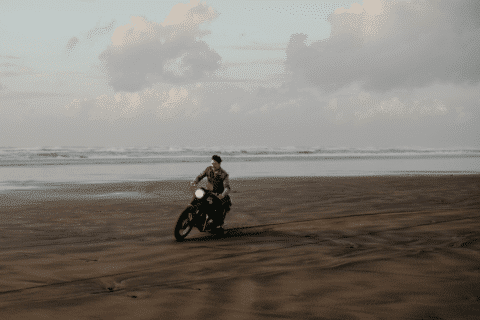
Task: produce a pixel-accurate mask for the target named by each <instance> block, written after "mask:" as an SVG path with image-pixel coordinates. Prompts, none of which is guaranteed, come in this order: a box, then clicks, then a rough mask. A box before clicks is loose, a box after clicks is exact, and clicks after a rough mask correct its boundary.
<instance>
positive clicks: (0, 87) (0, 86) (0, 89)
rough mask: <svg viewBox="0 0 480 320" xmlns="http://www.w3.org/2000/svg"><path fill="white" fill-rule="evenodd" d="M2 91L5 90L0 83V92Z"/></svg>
mask: <svg viewBox="0 0 480 320" xmlns="http://www.w3.org/2000/svg"><path fill="white" fill-rule="evenodd" d="M3 89H5V87H4V86H3V85H2V83H0V91H2V90H3Z"/></svg>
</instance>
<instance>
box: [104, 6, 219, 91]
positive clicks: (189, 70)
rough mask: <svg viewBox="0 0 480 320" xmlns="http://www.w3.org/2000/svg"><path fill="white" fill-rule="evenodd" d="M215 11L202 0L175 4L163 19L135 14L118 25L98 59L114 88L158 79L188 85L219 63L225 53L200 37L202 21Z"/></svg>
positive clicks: (141, 85) (126, 88)
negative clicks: (158, 20) (221, 53)
mask: <svg viewBox="0 0 480 320" xmlns="http://www.w3.org/2000/svg"><path fill="white" fill-rule="evenodd" d="M215 17H217V13H216V12H215V11H214V10H213V9H212V8H211V7H207V6H206V5H205V4H201V3H200V2H199V1H198V0H191V1H190V3H189V4H183V3H180V4H177V5H175V6H174V7H173V8H172V10H171V12H170V14H169V15H168V17H167V18H166V19H165V21H164V22H162V23H156V22H152V21H147V20H146V19H145V18H143V17H131V23H129V24H127V25H124V26H120V27H118V28H116V29H115V31H114V33H113V36H112V44H111V45H110V46H109V48H107V49H106V50H105V51H103V52H102V53H101V54H100V56H99V59H100V61H101V62H102V65H103V69H104V72H105V73H106V74H107V76H108V77H109V79H110V81H109V84H110V85H111V86H112V87H113V89H114V90H115V91H117V92H118V91H126V92H136V91H140V90H142V89H144V88H147V87H151V86H152V85H153V84H155V83H159V82H165V83H176V84H186V83H189V82H193V81H197V80H199V79H201V78H202V77H204V76H205V75H208V74H210V73H211V72H213V71H215V70H216V69H217V68H219V66H220V64H219V62H220V60H221V57H220V55H218V53H216V52H215V51H214V50H212V49H210V48H209V47H208V45H207V44H206V43H205V42H204V41H201V40H200V38H201V37H203V36H205V35H206V34H208V31H205V30H201V29H200V25H201V24H203V23H205V22H208V21H211V20H213V19H214V18H215Z"/></svg>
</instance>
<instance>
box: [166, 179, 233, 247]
mask: <svg viewBox="0 0 480 320" xmlns="http://www.w3.org/2000/svg"><path fill="white" fill-rule="evenodd" d="M219 213H220V214H224V212H223V208H222V204H221V200H220V199H219V198H218V197H217V195H216V194H215V193H213V192H212V191H210V190H207V189H205V188H199V189H197V190H196V191H195V195H194V197H193V199H192V201H191V202H190V204H189V205H188V206H187V208H186V209H185V210H183V212H182V213H181V214H180V216H179V217H178V220H177V223H176V224H175V231H174V235H175V239H176V240H177V241H183V240H184V239H185V237H186V236H187V235H188V234H189V233H190V231H192V229H193V228H197V229H198V230H199V231H200V232H209V233H212V234H215V235H223V233H224V230H223V227H221V226H218V225H216V223H215V221H213V219H212V217H214V216H215V217H218V215H219Z"/></svg>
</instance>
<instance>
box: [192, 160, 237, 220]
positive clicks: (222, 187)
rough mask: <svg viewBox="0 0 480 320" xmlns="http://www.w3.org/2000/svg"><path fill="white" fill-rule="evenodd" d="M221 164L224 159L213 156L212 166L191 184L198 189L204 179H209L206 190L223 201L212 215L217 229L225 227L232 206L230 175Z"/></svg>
mask: <svg viewBox="0 0 480 320" xmlns="http://www.w3.org/2000/svg"><path fill="white" fill-rule="evenodd" d="M221 162H222V158H220V157H219V156H217V155H213V156H212V162H211V164H212V165H211V166H208V167H207V168H206V169H205V170H203V172H202V173H200V175H198V177H197V178H195V180H194V181H193V182H191V185H192V186H193V187H196V186H197V184H198V183H199V182H200V181H201V180H202V179H203V178H205V177H207V187H206V189H207V190H210V191H212V192H213V193H215V194H216V195H217V197H218V199H220V200H221V207H220V208H219V209H218V210H216V211H215V212H214V213H212V214H211V215H210V216H211V218H212V219H213V223H215V224H216V225H217V227H222V226H223V221H224V219H225V216H226V215H227V213H228V212H229V211H230V206H231V205H232V201H231V200H230V196H229V195H228V194H229V193H230V190H231V189H230V181H229V180H228V173H227V172H226V171H225V170H223V169H222V168H221Z"/></svg>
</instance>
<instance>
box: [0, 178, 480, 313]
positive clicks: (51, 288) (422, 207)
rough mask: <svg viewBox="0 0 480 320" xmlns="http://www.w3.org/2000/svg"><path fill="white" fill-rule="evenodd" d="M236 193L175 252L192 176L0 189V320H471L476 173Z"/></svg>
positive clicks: (259, 186)
mask: <svg viewBox="0 0 480 320" xmlns="http://www.w3.org/2000/svg"><path fill="white" fill-rule="evenodd" d="M231 184H232V189H233V192H232V194H231V197H232V201H233V208H232V211H231V212H230V214H229V215H228V216H227V218H226V225H225V227H226V233H225V236H224V237H222V238H216V237H214V236H211V235H209V234H205V233H200V232H198V231H192V233H191V234H190V235H189V236H188V237H187V239H186V241H185V242H183V243H177V242H175V241H174V238H173V226H174V223H175V221H176V219H177V217H178V215H179V213H180V212H181V210H183V209H184V208H185V206H186V205H187V204H188V202H189V201H190V199H191V196H192V194H191V192H190V191H189V189H188V182H187V181H161V182H131V183H109V184H96V185H92V184H84V185H81V184H78V185H68V186H53V185H52V186H51V187H52V188H47V189H42V190H19V191H14V192H10V193H4V194H0V201H1V207H0V227H1V233H0V246H1V248H2V251H1V253H0V254H1V263H0V318H1V319H209V318H210V319H478V315H479V314H480V241H479V229H480V176H479V175H439V176H434V175H430V176H389V177H386V176H385V177H380V176H378V177H328V178H327V177H315V178H275V179H269V178H262V179H237V180H232V181H231Z"/></svg>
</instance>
